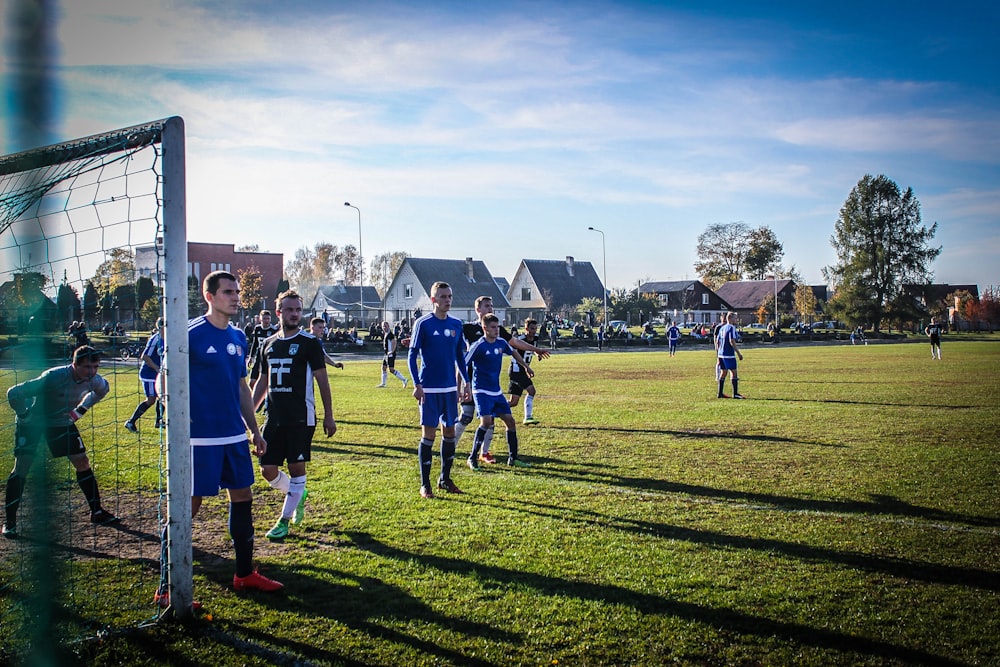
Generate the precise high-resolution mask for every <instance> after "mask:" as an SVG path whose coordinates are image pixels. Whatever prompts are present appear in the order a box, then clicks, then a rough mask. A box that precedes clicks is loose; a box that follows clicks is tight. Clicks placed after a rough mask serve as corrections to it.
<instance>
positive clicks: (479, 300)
mask: <svg viewBox="0 0 1000 667" xmlns="http://www.w3.org/2000/svg"><path fill="white" fill-rule="evenodd" d="M483 301H493V297H491V296H490V295H489V294H484V295H482V296H477V297H476V310H479V306H480V304H482V302H483Z"/></svg>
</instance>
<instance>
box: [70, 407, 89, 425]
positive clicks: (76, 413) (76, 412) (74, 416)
mask: <svg viewBox="0 0 1000 667" xmlns="http://www.w3.org/2000/svg"><path fill="white" fill-rule="evenodd" d="M85 414H87V408H85V407H84V406H82V405H78V406H76V407H75V408H73V409H72V410H70V411H69V418H70V420H71V421H74V422H75V421H76V420H78V419H79V418H80V417H82V416H83V415H85Z"/></svg>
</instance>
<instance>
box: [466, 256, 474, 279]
mask: <svg viewBox="0 0 1000 667" xmlns="http://www.w3.org/2000/svg"><path fill="white" fill-rule="evenodd" d="M465 274H466V277H467V278H468V279H469V282H470V283H474V282H476V267H475V265H474V264H473V263H472V258H471V257H466V258H465Z"/></svg>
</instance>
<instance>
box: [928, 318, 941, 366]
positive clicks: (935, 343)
mask: <svg viewBox="0 0 1000 667" xmlns="http://www.w3.org/2000/svg"><path fill="white" fill-rule="evenodd" d="M924 333H926V334H927V337H928V338H930V340H931V359H935V358H936V359H937V360H938V361H941V325H940V324H938V321H937V318H936V317H932V318H931V323H930V324H928V325H927V328H926V329H924Z"/></svg>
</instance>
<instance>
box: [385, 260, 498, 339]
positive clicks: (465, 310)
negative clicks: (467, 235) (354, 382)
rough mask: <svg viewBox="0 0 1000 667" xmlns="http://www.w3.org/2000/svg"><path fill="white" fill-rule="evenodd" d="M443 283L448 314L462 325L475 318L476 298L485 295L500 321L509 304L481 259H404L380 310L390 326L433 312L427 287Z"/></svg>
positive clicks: (429, 288) (476, 317)
mask: <svg viewBox="0 0 1000 667" xmlns="http://www.w3.org/2000/svg"><path fill="white" fill-rule="evenodd" d="M439 280H443V281H444V282H446V283H448V284H449V285H450V286H451V293H452V302H451V315H452V316H454V317H457V318H458V319H460V320H462V321H464V322H473V321H476V320H478V319H479V317H478V315H476V299H477V298H478V297H480V296H489V297H492V299H493V310H494V312H495V313H496V316H497V317H499V318H500V321H501V322H503V321H504V318H505V317H506V314H507V309H508V308H510V304H509V303H508V302H507V297H506V296H505V295H504V293H503V292H501V291H500V288H499V287H497V283H496V280H495V279H494V278H493V274H492V273H490V270H489V268H487V266H486V264H485V263H484V262H483V261H482V260H476V259H473V258H472V257H466V258H465V259H464V260H463V259H428V258H423V257H407V258H406V259H405V260H403V264H402V265H401V266H400V267H399V270H398V271H396V275H395V276H393V278H392V283H390V285H389V289H387V290H386V292H385V298H384V299H383V303H382V305H383V308H384V310H385V319H386V320H387V321H389V322H390V323H394V322H402V321H407V322H410V321H412V320H413V318H415V317H419V316H420V315H426V314H427V313H429V312H431V310H433V304H432V303H431V294H430V292H431V286H432V285H433V284H434V283H436V282H437V281H439Z"/></svg>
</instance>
